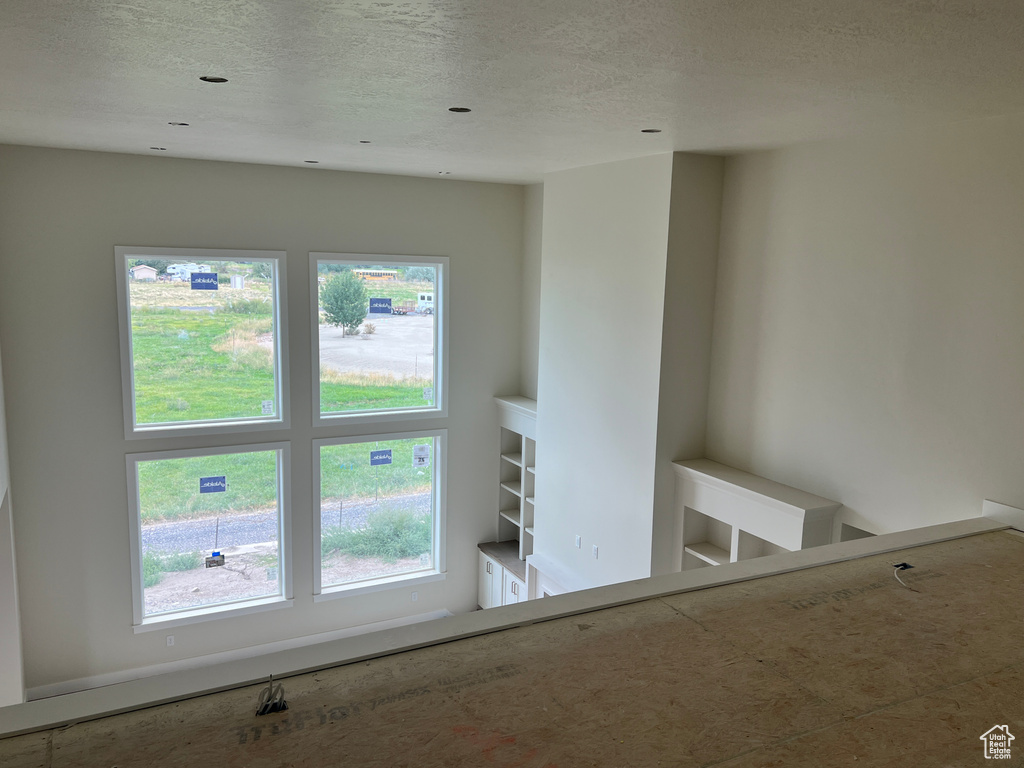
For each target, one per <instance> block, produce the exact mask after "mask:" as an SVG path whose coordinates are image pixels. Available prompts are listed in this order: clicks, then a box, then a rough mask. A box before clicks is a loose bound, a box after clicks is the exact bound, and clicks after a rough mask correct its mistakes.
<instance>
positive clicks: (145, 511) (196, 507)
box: [138, 451, 277, 523]
mask: <svg viewBox="0 0 1024 768" xmlns="http://www.w3.org/2000/svg"><path fill="white" fill-rule="evenodd" d="M276 462H277V455H276V452H275V451H254V452H249V453H231V454H224V455H221V456H190V457H187V458H180V459H158V460H156V461H143V462H140V463H139V464H138V468H139V502H140V508H141V516H142V522H143V523H152V522H158V521H163V520H180V519H188V518H193V517H208V516H211V515H218V514H219V515H230V514H239V513H245V512H252V511H254V510H257V509H267V508H268V507H273V506H274V505H275V504H276V503H277V463H276ZM221 475H223V476H224V478H225V480H226V483H227V490H226V491H225V492H223V493H200V492H199V478H201V477H219V476H221Z"/></svg>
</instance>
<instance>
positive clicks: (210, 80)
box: [199, 75, 228, 83]
mask: <svg viewBox="0 0 1024 768" xmlns="http://www.w3.org/2000/svg"><path fill="white" fill-rule="evenodd" d="M199 79H200V80H202V81H203V82H204V83H226V82H227V81H228V79H227V78H226V77H211V76H210V75H204V76H203V77H200V78H199Z"/></svg>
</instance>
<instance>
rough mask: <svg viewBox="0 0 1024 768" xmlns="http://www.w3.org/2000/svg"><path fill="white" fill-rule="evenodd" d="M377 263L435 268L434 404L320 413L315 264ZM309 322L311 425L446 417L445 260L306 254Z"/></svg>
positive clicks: (375, 255) (316, 271)
mask: <svg viewBox="0 0 1024 768" xmlns="http://www.w3.org/2000/svg"><path fill="white" fill-rule="evenodd" d="M321 261H323V262H329V263H332V264H350V265H359V264H381V265H386V266H387V267H388V268H390V267H424V266H433V267H437V282H436V283H435V284H434V366H435V368H434V405H432V406H429V407H423V408H396V409H387V410H375V411H358V412H353V413H336V414H326V415H325V414H322V413H321V412H320V311H319V308H320V286H319V282H318V281H317V277H318V276H319V271H318V268H317V267H318V263H319V262H321ZM309 271H310V277H309V283H310V285H309V302H310V303H309V319H310V327H311V338H312V340H313V358H312V363H313V366H312V368H313V426H314V427H329V426H338V425H339V424H341V423H345V424H367V423H373V424H378V423H382V422H389V421H408V420H410V419H423V418H428V419H437V418H445V417H447V416H448V281H449V279H450V278H449V270H448V257H447V256H396V255H388V254H381V253H325V252H317V251H311V252H310V254H309Z"/></svg>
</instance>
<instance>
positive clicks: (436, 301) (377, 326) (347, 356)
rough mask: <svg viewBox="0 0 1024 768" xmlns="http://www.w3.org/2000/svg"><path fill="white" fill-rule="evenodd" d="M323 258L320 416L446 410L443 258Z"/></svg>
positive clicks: (319, 272) (319, 270)
mask: <svg viewBox="0 0 1024 768" xmlns="http://www.w3.org/2000/svg"><path fill="white" fill-rule="evenodd" d="M317 255H318V256H320V258H318V259H316V287H315V289H314V290H315V292H316V295H317V298H318V304H319V314H318V317H317V318H316V326H317V333H316V339H317V349H318V354H317V358H316V361H317V363H318V366H319V376H318V379H319V382H318V383H319V401H320V415H321V416H322V417H328V418H329V417H333V416H352V415H360V414H373V413H381V412H389V411H432V412H436V411H438V410H440V409H441V407H442V400H443V392H442V391H441V382H440V375H439V372H440V370H441V369H440V365H439V364H440V357H441V355H440V349H441V347H440V338H441V333H440V329H441V320H442V311H441V310H442V301H441V297H442V294H443V289H444V286H443V277H444V264H443V260H422V261H416V262H409V261H400V260H398V259H394V260H390V259H379V258H374V260H373V261H370V260H364V259H365V257H364V258H363V259H358V260H356V259H343V258H324V256H325V255H324V254H317Z"/></svg>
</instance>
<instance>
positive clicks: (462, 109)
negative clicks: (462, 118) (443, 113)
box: [448, 107, 473, 113]
mask: <svg viewBox="0 0 1024 768" xmlns="http://www.w3.org/2000/svg"><path fill="white" fill-rule="evenodd" d="M448 111H449V112H459V113H462V112H472V111H473V110H472V109H470V108H469V107H448Z"/></svg>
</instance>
